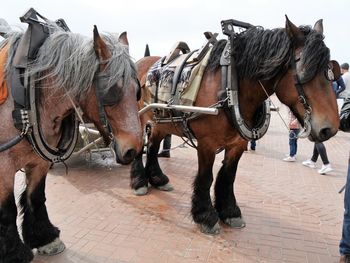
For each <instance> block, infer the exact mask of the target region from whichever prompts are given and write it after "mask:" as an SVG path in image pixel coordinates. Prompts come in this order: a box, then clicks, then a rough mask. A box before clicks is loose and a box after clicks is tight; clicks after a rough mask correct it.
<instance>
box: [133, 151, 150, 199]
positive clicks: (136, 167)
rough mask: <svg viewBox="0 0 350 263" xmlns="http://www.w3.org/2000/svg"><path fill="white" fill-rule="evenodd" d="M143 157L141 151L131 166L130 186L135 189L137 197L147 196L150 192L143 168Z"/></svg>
mask: <svg viewBox="0 0 350 263" xmlns="http://www.w3.org/2000/svg"><path fill="white" fill-rule="evenodd" d="M142 155H143V153H142V151H141V152H140V153H139V154H138V155H137V156H136V158H135V160H134V161H133V162H132V164H131V170H130V178H131V181H130V186H131V188H132V189H134V193H135V195H145V194H147V192H148V177H147V176H146V171H145V167H144V166H143V162H142Z"/></svg>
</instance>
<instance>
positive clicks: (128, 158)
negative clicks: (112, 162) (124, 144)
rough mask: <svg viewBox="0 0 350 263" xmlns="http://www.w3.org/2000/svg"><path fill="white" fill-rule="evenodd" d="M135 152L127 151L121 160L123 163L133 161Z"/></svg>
mask: <svg viewBox="0 0 350 263" xmlns="http://www.w3.org/2000/svg"><path fill="white" fill-rule="evenodd" d="M136 153H137V152H136V150H135V149H129V150H127V152H126V153H125V154H124V156H123V159H124V161H125V162H128V163H129V162H131V161H132V160H134V159H135V157H136Z"/></svg>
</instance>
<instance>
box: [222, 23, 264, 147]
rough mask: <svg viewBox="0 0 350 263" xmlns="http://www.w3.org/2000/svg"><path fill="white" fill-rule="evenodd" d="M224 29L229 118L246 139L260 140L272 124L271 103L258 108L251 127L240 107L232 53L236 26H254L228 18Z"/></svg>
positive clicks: (223, 61)
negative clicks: (256, 116) (256, 117)
mask: <svg viewBox="0 0 350 263" xmlns="http://www.w3.org/2000/svg"><path fill="white" fill-rule="evenodd" d="M221 26H222V30H223V33H224V34H225V35H227V36H228V41H227V43H226V46H225V48H224V50H223V52H222V54H221V58H220V65H221V79H222V81H221V83H222V88H223V89H225V90H226V94H227V107H228V110H229V113H230V114H229V118H230V119H231V120H232V122H233V125H234V126H235V128H236V130H237V131H238V132H239V134H240V135H241V136H242V137H243V138H244V139H246V140H249V141H250V140H258V139H260V138H261V137H262V136H264V135H265V133H266V132H267V129H268V127H269V125H270V118H271V113H270V104H269V102H268V101H267V100H265V101H264V102H263V103H262V104H261V105H260V106H259V108H258V110H257V111H259V116H258V119H257V120H256V121H255V123H254V124H253V128H250V127H249V126H248V125H247V124H246V122H245V120H244V118H243V116H242V114H241V112H240V109H239V100H238V77H237V70H236V64H235V59H234V56H233V53H232V48H231V47H233V45H234V36H235V32H234V27H233V26H239V27H244V28H249V27H252V25H250V24H248V23H244V22H240V21H236V20H226V21H222V22H221Z"/></svg>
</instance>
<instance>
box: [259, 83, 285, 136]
mask: <svg viewBox="0 0 350 263" xmlns="http://www.w3.org/2000/svg"><path fill="white" fill-rule="evenodd" d="M258 82H259V84H260V86H261V88H262V89H263V91H264V92H265V94H266V97H267V99H268V100H269V102H270V103H271V104H272V105H273V106H274V107H275V109H277V107H276V106H275V104H274V103H273V101H272V100H271V97H270V95H269V94H268V93H267V91H266V89H265V87H264V85H263V84H262V83H261V81H260V80H259V81H258ZM276 112H277V113H278V116H280V118H281V120H282V122H283V124H284V126H285V127H286V128H287V130H288V132H289V133H290V129H289V127H288V125H287V123H286V122H285V121H284V119H283V117H282V115H281V113H280V112H279V111H276Z"/></svg>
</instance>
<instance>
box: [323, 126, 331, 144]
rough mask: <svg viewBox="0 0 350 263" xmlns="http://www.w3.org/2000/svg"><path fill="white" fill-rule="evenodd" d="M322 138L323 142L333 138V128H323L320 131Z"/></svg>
mask: <svg viewBox="0 0 350 263" xmlns="http://www.w3.org/2000/svg"><path fill="white" fill-rule="evenodd" d="M320 137H321V139H322V140H323V141H325V140H327V139H329V138H330V137H332V130H331V128H323V129H321V131H320Z"/></svg>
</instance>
